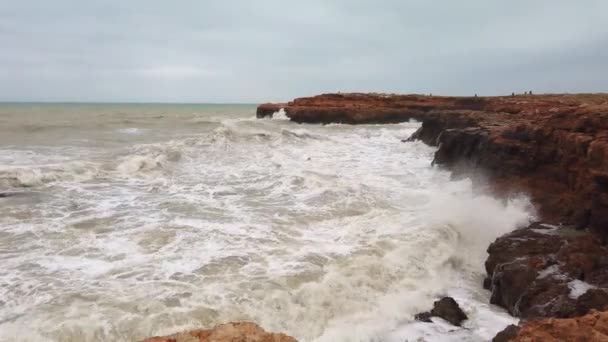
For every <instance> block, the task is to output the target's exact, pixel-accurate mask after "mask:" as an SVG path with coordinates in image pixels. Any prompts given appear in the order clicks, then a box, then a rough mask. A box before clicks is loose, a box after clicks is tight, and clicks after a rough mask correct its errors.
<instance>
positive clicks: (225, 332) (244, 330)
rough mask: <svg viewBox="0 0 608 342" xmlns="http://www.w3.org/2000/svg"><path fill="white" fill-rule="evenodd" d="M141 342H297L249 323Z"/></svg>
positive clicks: (232, 324) (226, 325)
mask: <svg viewBox="0 0 608 342" xmlns="http://www.w3.org/2000/svg"><path fill="white" fill-rule="evenodd" d="M142 342H297V340H296V339H294V338H293V337H291V336H287V335H285V334H277V333H269V332H266V331H265V330H264V329H262V328H261V327H260V326H259V325H257V324H255V323H250V322H237V323H228V324H221V325H218V326H216V327H214V328H213V329H208V330H192V331H189V332H184V333H179V334H175V335H171V336H164V337H151V338H148V339H145V340H143V341H142Z"/></svg>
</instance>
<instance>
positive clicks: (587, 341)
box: [493, 311, 608, 342]
mask: <svg viewBox="0 0 608 342" xmlns="http://www.w3.org/2000/svg"><path fill="white" fill-rule="evenodd" d="M493 341H494V342H561V341H577V342H607V341H608V312H598V311H592V312H590V313H589V314H587V315H585V316H582V317H577V318H569V319H555V318H550V319H543V320H538V321H529V322H527V323H525V324H524V325H523V326H522V327H520V328H517V327H515V328H514V327H512V326H510V327H507V329H505V330H503V331H502V332H500V333H499V334H498V335H497V336H496V337H495V338H494V340H493Z"/></svg>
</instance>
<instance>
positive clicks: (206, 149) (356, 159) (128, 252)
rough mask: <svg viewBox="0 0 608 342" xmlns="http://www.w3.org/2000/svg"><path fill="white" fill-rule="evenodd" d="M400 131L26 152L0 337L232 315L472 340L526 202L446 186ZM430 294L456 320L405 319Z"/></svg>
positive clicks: (249, 130)
mask: <svg viewBox="0 0 608 342" xmlns="http://www.w3.org/2000/svg"><path fill="white" fill-rule="evenodd" d="M197 115H198V116H201V115H202V114H200V113H199V114H197ZM249 116H250V115H249V113H247V117H249ZM199 119H200V120H203V119H204V117H201V118H199ZM139 120H142V119H139ZM155 120H156V119H155ZM145 123H146V122H143V124H145ZM190 124H191V123H190ZM174 126H175V125H174ZM174 126H172V127H174ZM418 126H419V124H418V123H414V122H412V123H404V124H400V125H389V126H376V125H369V126H368V125H364V126H347V125H328V126H317V125H311V126H301V125H296V124H293V123H291V122H289V121H287V120H250V119H234V118H231V119H227V120H224V122H222V123H221V124H218V125H217V126H214V127H213V128H212V129H210V130H209V131H207V132H201V133H199V134H194V135H193V134H191V132H190V131H189V130H187V128H181V129H182V130H183V131H179V130H178V131H177V132H175V133H174V134H173V135H171V138H170V139H167V138H165V137H166V136H165V135H159V136H157V137H156V139H157V140H156V141H154V140H151V141H149V142H146V143H138V144H133V143H124V145H121V146H118V147H114V145H112V146H113V147H112V148H106V149H102V150H101V152H99V153H95V154H91V153H89V151H98V149H99V147H98V146H96V145H95V146H84V147H82V146H80V147H76V146H71V147H70V148H72V149H77V148H82V152H81V153H80V154H79V153H69V154H65V153H63V152H62V151H65V148H66V147H65V146H63V147H62V148H61V149H57V150H56V152H55V153H56V154H57V156H55V157H53V158H63V159H61V160H65V162H62V163H58V164H53V166H52V167H50V166H48V165H46V164H45V165H36V164H35V159H36V158H31V159H28V160H27V163H29V164H28V165H27V168H24V167H21V166H18V167H17V168H18V169H19V168H20V169H19V170H21V171H23V170H26V169H27V170H31V169H39V170H41V172H42V171H44V172H46V173H44V172H42V174H46V176H41V179H42V180H41V181H39V180H36V179H40V177H38V178H35V177H33V178H31V179H30V178H27V177H26V176H23V175H22V176H20V177H21V178H19V177H17V178H18V179H20V180H18V181H16V182H13V183H10V184H6V185H7V186H18V184H31V185H30V186H32V187H36V190H37V191H36V192H35V193H32V194H31V195H29V196H21V198H16V199H10V198H6V199H0V201H3V202H0V203H1V206H0V226H1V227H2V230H1V231H0V257H2V260H3V270H2V271H0V301H1V303H2V305H0V340H3V339H5V340H15V339H20V340H26V341H44V340H51V341H58V340H61V341H95V340H114V341H131V340H138V339H141V338H144V337H146V336H151V335H159V334H167V333H173V332H176V331H179V330H184V329H188V328H195V327H208V326H212V325H214V324H217V323H221V322H226V321H232V320H240V319H247V320H253V321H256V322H258V323H260V324H262V325H263V326H264V327H265V328H267V329H269V330H273V331H283V332H285V333H288V334H291V335H294V336H296V337H298V338H299V339H301V340H302V341H403V340H408V339H409V340H418V339H422V340H425V341H447V340H450V338H452V340H453V339H454V338H458V339H459V340H465V341H487V340H489V339H490V338H491V337H492V336H493V334H495V333H496V332H497V331H498V330H501V329H502V328H504V326H506V325H507V324H510V323H513V322H515V321H516V320H515V319H513V318H511V317H510V316H508V315H507V314H506V313H505V312H504V311H502V310H499V309H497V308H494V307H492V306H490V305H489V304H488V293H487V292H486V291H485V290H483V289H481V281H482V279H483V267H482V263H483V260H484V258H485V249H486V248H487V244H488V243H489V242H490V241H492V240H493V239H494V238H495V237H497V236H498V235H500V234H503V233H505V232H508V231H509V230H512V229H515V228H516V227H517V226H518V225H521V224H524V223H525V222H526V221H527V219H528V217H529V216H530V214H531V211H530V208H529V203H528V202H527V201H526V199H525V198H516V199H511V200H508V201H500V200H497V199H494V198H492V197H490V196H487V195H483V194H476V193H475V192H473V191H472V190H471V183H470V182H469V181H467V180H463V181H458V182H454V181H451V180H450V174H449V173H448V172H446V171H443V170H441V169H439V168H435V167H432V166H430V162H431V160H432V156H433V153H434V149H433V148H432V147H428V146H426V145H424V144H422V143H419V142H413V143H401V142H400V140H401V139H402V138H404V137H407V136H408V135H409V134H411V133H413V132H414V131H415V130H416V128H417V127H418ZM188 128H189V127H188ZM175 129H177V128H175ZM186 132H187V133H186ZM179 133H181V134H183V135H182V136H180V135H179ZM114 134H123V133H120V132H115V133H114ZM153 134H160V133H154V132H152V131H151V132H150V135H152V136H151V137H154V136H153ZM164 134H166V133H164ZM146 136H148V134H146ZM148 138H150V136H148ZM92 143H93V144H96V143H95V142H92ZM65 144H68V143H67V142H66V143H65ZM22 148H27V147H22ZM29 148H31V149H32V150H36V149H37V147H34V146H31V147H29ZM94 148H96V149H94ZM72 152H74V151H72ZM78 155H80V159H81V160H77V159H76V158H77V157H76V156H78ZM14 156H16V157H15V158H18V159H19V160H20V161H21V164H23V163H25V160H26V159H24V158H19V157H18V156H19V154H14ZM88 156H91V157H88ZM53 158H51V159H53ZM19 160H16V161H13V160H10V161H8V162H6V163H5V164H6V165H5V166H3V167H2V168H1V169H0V170H1V171H0V175H5V179H14V178H15V177H14V175H15V172H16V171H14V169H13V168H14V167H15V165H18V164H19V163H18V161H19ZM53 160H59V159H53ZM3 162H4V160H3ZM9 166H10V167H9ZM79 168H80V169H79ZM9 169H10V170H11V171H7V170H9ZM79 170H81V171H79ZM21 171H20V172H21ZM9 172H10V173H9ZM23 172H26V171H23ZM53 172H58V175H55V176H50V175H51V174H53ZM89 173H90V174H89ZM73 174H83V175H86V177H83V178H78V177H75V176H74V175H73ZM7 175H11V176H10V177H9V176H7ZM68 175H69V176H68ZM0 179H2V178H1V177H0ZM443 295H451V296H453V297H454V298H456V300H457V301H458V302H459V303H460V304H461V306H462V307H463V309H464V310H465V311H466V313H467V314H468V315H469V317H470V320H468V321H467V322H466V323H465V325H464V328H454V327H448V326H447V325H445V324H443V323H441V322H440V321H437V323H435V324H428V323H419V322H414V320H413V316H414V314H416V313H417V312H420V311H424V310H428V309H429V308H430V307H431V306H432V303H433V301H434V300H436V299H437V298H438V297H440V296H443Z"/></svg>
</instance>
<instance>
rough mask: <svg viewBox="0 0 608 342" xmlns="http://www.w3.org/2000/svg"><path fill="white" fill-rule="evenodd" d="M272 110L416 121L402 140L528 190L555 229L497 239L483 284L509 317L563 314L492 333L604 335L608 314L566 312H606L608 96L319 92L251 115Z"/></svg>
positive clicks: (324, 119) (327, 119) (300, 116)
mask: <svg viewBox="0 0 608 342" xmlns="http://www.w3.org/2000/svg"><path fill="white" fill-rule="evenodd" d="M281 108H283V109H284V110H285V112H286V115H287V117H289V118H290V119H291V120H292V121H295V122H299V123H323V124H325V123H347V124H363V123H398V122H405V121H408V120H411V119H416V120H419V121H422V127H421V128H420V129H419V130H418V131H417V132H416V133H415V134H414V135H413V136H412V137H409V139H407V140H422V141H424V142H425V143H427V144H429V145H434V146H438V150H437V152H436V154H435V159H434V163H436V164H440V165H443V166H445V167H448V168H450V169H451V170H453V171H454V172H455V173H456V174H457V173H461V172H465V173H468V174H471V173H480V174H482V175H483V176H484V178H485V179H487V180H488V181H489V182H488V183H489V184H490V185H491V189H492V190H493V191H495V192H498V193H502V194H505V195H506V194H509V193H518V192H525V193H528V194H530V195H531V197H532V200H533V202H534V204H535V205H536V207H537V209H538V210H539V219H540V220H541V221H542V222H547V223H549V224H553V225H556V226H547V225H541V224H534V225H531V226H530V227H527V228H525V229H522V230H518V231H515V232H512V233H510V234H507V235H505V236H503V237H500V238H498V239H497V240H496V242H494V243H493V244H492V245H491V246H490V247H489V248H488V253H489V257H488V260H487V261H486V265H485V266H486V271H487V273H488V278H487V279H486V281H485V282H484V286H485V287H486V288H488V289H490V290H491V291H492V297H491V301H492V303H494V304H497V305H500V306H503V307H505V308H506V309H507V310H509V312H510V313H511V314H513V315H514V316H518V317H522V318H524V319H532V318H543V317H558V318H570V319H564V320H559V319H550V320H544V321H534V322H531V323H528V324H527V325H524V327H523V328H521V329H520V328H518V327H515V326H512V327H510V328H509V329H506V330H505V331H503V332H502V333H501V334H499V335H497V337H496V338H497V340H496V341H507V340H511V339H512V338H515V340H516V341H570V340H572V341H604V340H605V339H606V336H605V335H606V334H605V332H604V330H603V329H604V328H603V326H604V325H606V324H605V322H606V321H608V318H606V317H607V316H608V313H605V312H601V313H600V312H593V313H591V314H589V315H587V316H583V317H580V318H572V317H577V316H581V315H585V314H587V313H588V312H589V310H591V309H598V310H608V295H607V293H608V250H607V248H606V241H607V239H608V95H606V94H579V95H534V96H532V95H524V96H522V95H519V96H505V97H433V96H422V95H384V94H325V95H319V96H315V97H309V98H301V99H296V100H294V101H292V102H289V103H285V104H266V105H262V106H260V109H258V117H264V116H266V115H268V114H265V113H271V112H272V113H274V112H275V111H277V110H279V109H281ZM557 226H560V227H559V228H558V227H557ZM583 228H589V229H585V230H583ZM590 232H592V233H590ZM429 316H430V313H425V314H422V315H421V316H419V317H418V318H420V319H429V318H430V317H429ZM593 322H595V323H593ZM600 323H601V326H602V328H599V327H598V324H600ZM568 329H571V331H566V330H568ZM515 335H517V337H513V336H515Z"/></svg>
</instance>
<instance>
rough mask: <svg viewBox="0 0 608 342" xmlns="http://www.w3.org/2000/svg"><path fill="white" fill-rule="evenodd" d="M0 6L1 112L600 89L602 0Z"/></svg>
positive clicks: (603, 86)
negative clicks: (42, 106) (6, 106)
mask: <svg viewBox="0 0 608 342" xmlns="http://www.w3.org/2000/svg"><path fill="white" fill-rule="evenodd" d="M3 7H4V8H3V9H2V10H1V11H0V43H1V44H2V46H3V53H2V54H0V100H5V101H11V100H17V101H33V100H42V101H168V102H260V101H268V100H288V99H291V98H293V97H297V96H304V95H313V94H317V93H321V92H328V91H385V92H402V93H404V92H405V93H408V92H416V93H428V92H433V93H443V94H456V95H466V94H472V93H479V94H503V93H510V92H511V91H518V90H520V91H521V90H528V89H532V90H534V91H536V92H563V91H569V92H579V91H608V77H607V76H608V68H607V63H606V62H605V61H606V60H607V59H606V57H607V56H608V47H607V46H608V45H607V43H608V25H605V19H604V17H603V15H604V14H605V13H607V11H608V2H606V1H604V0H584V1H578V2H573V1H567V0H556V1H552V2H546V1H543V0H528V1H523V0H514V1H509V2H497V1H496V2H494V1H484V0H471V1H464V2H463V1H461V2H455V1H448V0H444V1H423V0H407V1H396V0H387V1H363V0H351V1H346V0H337V1H322V0H311V1H279V0H266V1H246V0H238V1H237V0H232V1H222V2H219V1H194V0H190V1H187V0H183V1H177V2H171V3H170V2H165V1H143V0H137V1H128V2H127V1H118V0H115V1H111V0H103V1H101V0H97V1H88V2H84V1H76V0H56V1H52V2H51V1H48V2H39V1H33V0H22V1H20V2H13V3H10V4H5V5H4V6H3Z"/></svg>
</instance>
